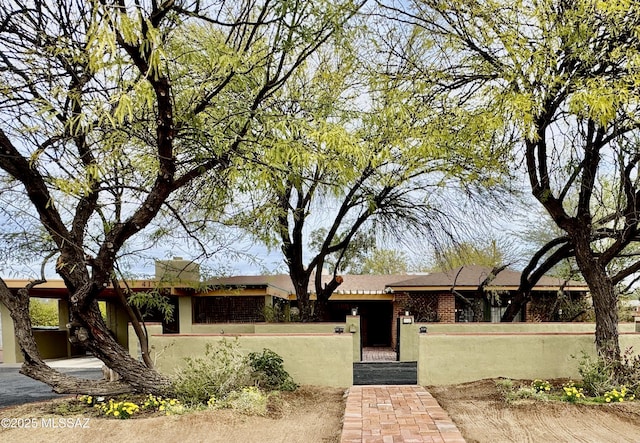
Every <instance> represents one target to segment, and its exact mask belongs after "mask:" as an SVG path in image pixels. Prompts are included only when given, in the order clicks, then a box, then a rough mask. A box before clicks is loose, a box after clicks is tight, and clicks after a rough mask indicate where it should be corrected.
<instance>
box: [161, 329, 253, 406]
mask: <svg viewBox="0 0 640 443" xmlns="http://www.w3.org/2000/svg"><path fill="white" fill-rule="evenodd" d="M185 361H186V365H185V367H184V368H182V369H180V370H178V371H177V372H176V375H175V376H174V378H173V388H174V392H175V393H176V396H177V397H178V399H180V400H181V401H182V402H183V403H186V404H191V405H195V404H206V403H207V401H208V400H209V399H210V398H211V397H217V398H223V397H225V396H226V395H227V394H229V393H230V392H232V391H238V390H240V389H242V388H243V387H246V386H249V385H251V384H253V383H252V377H251V367H250V366H249V364H248V362H247V358H246V357H245V356H244V355H243V354H242V353H241V352H240V350H239V348H238V342H237V340H235V341H233V342H230V341H227V340H224V339H223V340H222V341H221V342H220V343H219V344H218V345H217V346H215V347H214V346H212V345H207V347H206V350H205V354H204V357H196V358H186V359H185Z"/></svg>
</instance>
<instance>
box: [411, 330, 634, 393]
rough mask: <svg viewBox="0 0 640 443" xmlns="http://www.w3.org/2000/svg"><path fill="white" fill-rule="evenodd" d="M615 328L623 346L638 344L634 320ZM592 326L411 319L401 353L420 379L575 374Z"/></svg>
mask: <svg viewBox="0 0 640 443" xmlns="http://www.w3.org/2000/svg"><path fill="white" fill-rule="evenodd" d="M425 327H426V328H427V332H424V329H423V330H422V332H421V331H420V328H425ZM619 330H620V331H621V332H620V347H621V348H622V349H623V350H624V349H628V348H632V349H633V350H635V351H636V352H637V351H638V350H640V334H638V333H636V332H633V331H635V330H636V326H635V325H634V324H633V323H630V324H629V323H627V324H621V325H620V326H619ZM594 331H595V326H594V325H593V324H589V323H529V324H527V323H520V324H513V323H512V324H468V325H464V324H458V325H453V324H452V325H437V324H433V323H431V324H420V323H417V324H416V323H413V324H407V325H402V330H401V336H400V339H401V342H400V349H401V353H400V359H401V360H404V361H417V362H418V384H420V385H442V384H455V383H464V382H468V381H474V380H480V379H483V378H496V377H506V378H514V379H535V378H545V379H551V378H574V379H579V373H578V365H579V363H580V360H581V359H582V357H583V355H585V354H586V355H588V356H591V357H593V356H595V355H596V350H595V344H594Z"/></svg>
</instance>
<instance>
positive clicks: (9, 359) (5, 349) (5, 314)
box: [0, 303, 22, 363]
mask: <svg viewBox="0 0 640 443" xmlns="http://www.w3.org/2000/svg"><path fill="white" fill-rule="evenodd" d="M0 316H1V318H2V359H3V362H4V363H17V362H20V361H22V355H21V354H20V352H19V350H18V344H17V343H16V333H15V331H14V329H13V319H12V318H11V314H10V313H9V310H8V309H7V307H6V306H5V305H4V304H2V303H0Z"/></svg>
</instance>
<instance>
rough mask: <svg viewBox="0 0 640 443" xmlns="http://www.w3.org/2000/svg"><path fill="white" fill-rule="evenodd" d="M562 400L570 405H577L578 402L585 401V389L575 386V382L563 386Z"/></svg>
mask: <svg viewBox="0 0 640 443" xmlns="http://www.w3.org/2000/svg"><path fill="white" fill-rule="evenodd" d="M562 391H563V394H562V399H563V400H564V401H568V402H569V403H575V402H577V401H578V400H581V399H584V398H585V397H584V392H583V388H581V387H578V386H576V385H575V383H574V382H568V383H566V384H564V385H563V386H562Z"/></svg>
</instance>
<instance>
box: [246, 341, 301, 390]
mask: <svg viewBox="0 0 640 443" xmlns="http://www.w3.org/2000/svg"><path fill="white" fill-rule="evenodd" d="M249 365H250V366H251V368H252V369H253V376H254V377H255V379H256V383H257V384H258V386H260V387H262V388H264V389H267V390H279V391H295V390H296V389H297V388H298V385H297V384H296V383H295V382H294V381H293V378H291V376H290V375H289V373H288V372H287V371H286V370H285V369H284V366H283V360H282V357H280V356H279V355H278V354H276V353H275V352H273V351H272V350H270V349H263V350H262V353H257V352H252V353H250V354H249Z"/></svg>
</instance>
